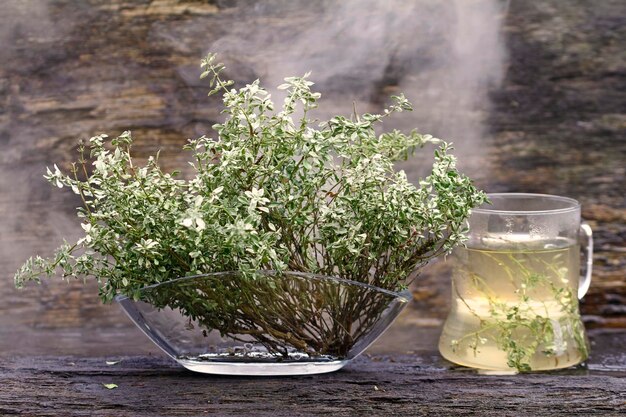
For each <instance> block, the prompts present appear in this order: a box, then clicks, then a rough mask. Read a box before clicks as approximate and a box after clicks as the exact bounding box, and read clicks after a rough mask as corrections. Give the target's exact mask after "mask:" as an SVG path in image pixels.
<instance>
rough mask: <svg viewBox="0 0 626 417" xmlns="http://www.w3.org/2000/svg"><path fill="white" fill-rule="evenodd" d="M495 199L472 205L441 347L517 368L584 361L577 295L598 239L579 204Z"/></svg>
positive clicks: (480, 363)
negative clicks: (582, 263)
mask: <svg viewBox="0 0 626 417" xmlns="http://www.w3.org/2000/svg"><path fill="white" fill-rule="evenodd" d="M489 199H490V200H491V203H492V204H491V205H484V206H481V207H479V208H478V209H475V210H474V211H473V212H472V215H471V216H470V219H469V225H470V231H469V240H468V241H467V243H466V246H465V247H459V248H457V249H456V250H455V251H454V253H453V256H452V258H453V268H454V269H453V275H452V307H451V311H450V314H449V316H448V318H447V320H446V322H445V324H444V327H443V332H442V334H441V338H440V340H439V351H440V352H441V354H442V355H443V357H444V358H446V359H448V360H449V361H451V362H454V363H457V364H460V365H464V366H469V367H473V368H479V369H483V370H491V371H505V372H512V373H514V372H528V371H539V370H550V369H558V368H565V367H569V366H572V365H576V364H578V363H580V362H582V361H584V360H585V359H587V357H588V353H589V343H588V341H587V338H586V336H585V329H584V326H583V323H582V321H581V319H580V313H579V310H578V299H579V298H582V297H583V296H584V295H585V293H586V292H587V290H588V288H589V284H590V281H591V263H592V253H593V240H592V237H591V228H590V227H589V226H588V225H587V224H585V223H583V224H581V221H580V204H579V203H578V201H576V200H573V199H571V198H566V197H558V196H552V195H544V194H521V193H501V194H490V195H489ZM581 247H582V248H583V249H584V250H585V256H586V262H585V274H584V275H583V276H582V277H580V275H579V274H580V258H581V257H580V250H581Z"/></svg>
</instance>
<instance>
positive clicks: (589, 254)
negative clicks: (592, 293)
mask: <svg viewBox="0 0 626 417" xmlns="http://www.w3.org/2000/svg"><path fill="white" fill-rule="evenodd" d="M579 237H580V241H581V245H580V247H581V249H582V250H583V251H584V252H585V275H581V277H580V282H579V284H578V299H579V300H580V299H581V298H583V297H584V296H585V294H587V290H589V284H591V269H592V264H593V232H592V231H591V227H590V226H589V225H588V224H587V223H582V224H581V225H580V230H579Z"/></svg>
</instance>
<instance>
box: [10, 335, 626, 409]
mask: <svg viewBox="0 0 626 417" xmlns="http://www.w3.org/2000/svg"><path fill="white" fill-rule="evenodd" d="M407 330H408V328H406V327H403V328H398V329H396V331H397V332H400V331H407ZM591 336H592V337H591V338H592V341H593V343H594V346H595V347H594V349H595V350H594V351H593V355H592V358H591V359H590V361H589V363H588V364H587V365H586V366H579V367H577V368H572V369H568V370H562V371H557V372H550V373H537V374H529V375H516V376H487V375H479V374H477V373H476V372H475V371H473V370H468V369H465V368H460V367H455V366H452V365H451V364H449V363H447V362H445V361H443V360H442V359H440V357H439V356H438V354H437V353H436V352H435V351H433V350H432V348H431V349H420V350H418V351H414V352H413V353H409V354H407V353H403V350H402V348H399V346H401V345H399V344H395V347H389V346H388V347H387V348H386V351H387V353H385V348H383V349H381V348H375V349H373V352H374V353H370V354H366V355H364V356H362V357H360V358H358V359H357V360H355V361H354V362H353V363H352V364H350V365H348V366H347V367H346V368H345V369H344V370H342V371H339V372H336V373H333V374H326V375H315V376H298V377H283V378H280V377H260V378H250V377H220V376H211V375H203V374H196V373H192V372H190V371H187V370H185V369H184V368H181V367H179V366H178V365H177V364H175V362H173V361H171V360H169V359H167V358H166V357H165V356H164V355H150V356H127V357H119V358H116V359H117V360H121V361H120V362H119V363H116V364H114V365H107V364H106V360H110V359H111V358H105V357H95V358H93V357H92V358H80V357H32V356H31V357H13V358H3V359H0V387H2V389H0V415H13V414H20V415H37V416H58V415H64V416H111V415H115V416H118V417H124V416H183V415H204V414H210V415H274V416H293V415H330V414H332V415H337V416H344V415H345V416H348V415H366V414H370V415H417V416H421V415H459V416H466V415H467V416H469V415H480V416H519V415H533V416H542V415H551V416H594V415H603V416H613V415H614V416H617V415H620V414H621V413H626V354H625V352H624V351H623V346H625V345H626V332H624V331H618V332H615V331H613V332H610V331H601V332H595V333H593V334H592V335H591ZM112 383H114V384H117V386H118V387H117V388H115V389H112V390H109V389H107V388H105V387H104V385H103V384H112Z"/></svg>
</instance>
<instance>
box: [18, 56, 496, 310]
mask: <svg viewBox="0 0 626 417" xmlns="http://www.w3.org/2000/svg"><path fill="white" fill-rule="evenodd" d="M201 66H202V69H203V73H202V78H208V79H209V85H210V87H211V88H212V90H211V92H210V93H209V94H210V95H211V94H221V95H222V100H223V104H224V109H223V111H222V113H223V114H224V116H225V117H224V122H222V123H218V124H215V125H214V126H213V130H214V131H215V137H209V136H202V137H200V138H198V139H194V140H190V141H189V143H188V144H187V145H186V146H185V149H186V150H188V151H190V153H191V162H190V164H191V165H192V167H193V175H192V176H191V177H190V178H188V179H182V178H180V174H178V173H177V172H172V173H166V172H163V170H162V169H161V168H160V166H159V163H158V155H157V156H156V157H151V158H150V159H149V160H148V162H147V164H146V165H143V166H138V165H136V164H135V162H134V161H133V159H132V157H131V148H132V143H133V140H132V136H131V133H130V132H124V133H123V134H122V135H121V136H119V137H117V138H115V139H113V140H111V141H109V140H108V139H107V136H106V135H99V136H95V137H93V138H91V139H90V140H89V142H88V143H87V144H85V145H81V146H80V148H79V159H78V161H77V163H75V164H73V165H72V168H71V170H70V172H69V173H64V172H62V171H61V170H60V169H59V168H58V167H57V166H56V165H55V166H54V168H53V169H48V171H47V173H46V175H45V178H46V179H47V180H48V181H49V182H51V183H52V184H53V185H55V186H57V187H59V188H63V187H68V188H70V189H71V190H72V191H73V192H74V193H75V194H78V195H79V196H80V198H81V199H82V202H83V206H82V207H80V208H79V209H78V216H79V218H80V219H81V221H82V223H81V226H82V228H83V230H84V232H85V235H84V236H83V237H82V238H81V239H79V240H78V241H77V242H75V243H73V244H70V243H64V244H63V245H62V246H61V247H60V248H59V249H58V250H57V251H56V252H55V254H54V255H53V256H52V257H51V258H49V259H44V258H42V257H39V256H36V257H32V258H30V259H29V260H28V261H26V263H25V264H24V265H23V266H22V267H21V268H20V269H19V271H18V272H17V273H16V274H15V284H16V286H17V287H22V286H23V285H24V283H26V282H27V281H31V280H34V281H38V280H39V279H40V277H41V276H53V275H56V274H57V273H58V271H60V272H61V273H62V275H63V277H65V278H72V277H85V276H91V277H94V278H95V279H97V280H98V282H99V284H100V285H99V288H100V297H101V299H102V301H103V302H110V301H111V300H112V299H113V298H114V297H115V295H116V294H124V295H127V296H129V297H132V298H134V299H139V298H140V297H141V289H142V288H144V287H145V286H147V285H151V284H155V283H160V282H164V281H168V280H171V279H173V278H176V277H183V276H190V275H197V274H203V273H211V272H219V271H240V272H242V273H243V275H244V276H253V275H254V272H255V271H258V270H275V271H279V272H280V271H300V272H309V273H315V274H323V275H332V276H338V277H341V278H346V279H351V280H355V281H360V282H365V283H369V284H372V285H375V286H378V287H382V288H385V289H390V290H398V289H400V288H403V287H404V286H405V284H406V278H407V277H408V276H409V275H411V273H413V272H414V271H416V270H417V269H419V267H420V266H422V265H423V264H425V263H426V262H427V261H428V260H429V259H431V258H433V257H435V256H438V255H440V254H443V253H446V252H449V251H450V250H451V249H452V248H453V247H454V246H455V245H457V244H459V243H460V242H462V241H464V239H465V233H466V231H467V228H466V227H467V226H466V218H467V217H468V215H469V213H470V210H471V209H472V208H473V207H476V206H477V205H480V204H481V203H483V202H484V201H485V200H486V196H485V194H484V193H483V192H481V191H479V190H477V189H476V188H475V186H474V185H473V184H472V182H471V180H470V179H469V178H468V177H466V176H464V175H463V174H461V173H460V172H459V171H458V170H457V169H456V159H455V157H454V156H453V155H452V154H450V153H449V151H450V150H451V146H450V145H449V144H448V143H446V142H444V141H441V140H439V139H436V138H433V137H432V136H430V135H422V134H420V133H418V132H417V131H411V132H409V133H402V132H400V131H397V130H393V131H389V132H385V133H382V134H377V133H376V131H375V128H376V126H377V125H378V124H380V123H381V122H382V121H383V120H384V119H385V118H386V117H389V116H391V115H392V114H394V113H399V112H403V111H408V110H411V104H410V103H409V102H408V100H407V99H406V98H405V97H404V96H403V95H398V96H394V97H393V103H392V104H391V105H390V106H389V107H388V108H387V109H385V110H384V111H383V112H382V113H381V114H369V113H367V114H361V115H357V114H354V115H352V116H351V117H344V116H335V117H332V118H330V119H329V120H326V121H323V122H321V123H318V122H315V121H313V120H311V119H310V118H309V113H310V112H311V110H313V109H315V108H316V107H317V106H318V100H319V98H320V94H319V93H317V92H314V91H312V89H311V88H312V86H313V82H311V81H310V80H309V79H308V76H309V74H305V75H304V76H302V77H289V78H286V79H285V83H284V84H282V85H281V86H279V87H278V88H279V89H282V90H285V91H286V98H285V100H284V102H283V104H282V106H281V107H280V108H279V109H278V110H275V104H274V102H273V101H272V99H271V96H270V94H269V93H268V92H267V90H265V89H264V88H263V87H262V86H261V85H260V83H259V81H258V80H256V81H254V82H252V83H250V84H248V85H245V86H244V87H242V88H238V89H236V88H233V84H234V82H233V81H232V80H226V79H223V77H222V72H223V70H224V66H223V64H221V63H218V62H217V61H216V57H215V55H213V54H209V55H208V56H207V57H206V58H205V59H203V60H202V63H201ZM427 144H433V145H436V146H437V147H438V148H437V150H436V151H435V157H434V164H433V168H432V173H431V174H430V175H429V176H428V177H426V178H423V179H422V180H421V181H420V182H419V184H418V186H415V185H413V184H411V183H410V182H409V181H408V180H407V177H406V175H405V173H404V172H403V171H399V172H396V171H395V170H394V162H395V161H397V160H399V159H402V158H406V157H407V156H408V155H409V154H410V153H411V152H413V151H414V150H415V149H416V148H421V147H423V146H425V145H427ZM246 288H248V287H246ZM248 290H249V291H251V289H250V288H249V289H248ZM228 291H229V290H228V287H225V288H224V290H223V293H221V294H219V297H217V296H216V297H217V298H216V299H219V298H220V297H221V298H222V299H229V298H234V297H235V296H236V295H235V294H229V293H228ZM276 291H280V289H276Z"/></svg>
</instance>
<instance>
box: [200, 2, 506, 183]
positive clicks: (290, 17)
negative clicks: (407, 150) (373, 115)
mask: <svg viewBox="0 0 626 417" xmlns="http://www.w3.org/2000/svg"><path fill="white" fill-rule="evenodd" d="M270 3H272V2H270ZM274 3H276V2H274ZM294 3H295V4H294ZM309 3H314V4H315V5H317V6H318V7H316V8H313V7H312V6H311V5H310V4H309ZM320 4H321V7H320ZM505 5H506V3H503V2H501V1H499V0H454V1H449V2H441V1H432V0H419V1H413V2H406V1H402V0H388V1H377V0H344V1H341V2H323V3H318V2H306V1H296V2H291V6H290V9H289V12H282V13H286V14H285V15H281V8H280V7H274V8H266V9H263V8H258V7H257V8H255V9H251V10H249V11H248V12H247V13H246V14H245V15H244V16H243V17H242V18H241V19H238V20H237V21H236V22H237V23H235V25H233V26H231V27H230V28H229V29H228V30H227V31H226V34H225V36H223V37H222V38H220V39H219V40H217V41H216V42H213V43H212V44H211V45H210V47H209V48H208V50H211V51H216V52H219V53H220V56H221V58H222V59H225V60H226V63H227V66H228V67H229V68H232V69H234V71H235V72H236V71H237V69H236V68H237V67H241V66H242V65H245V66H246V67H247V68H249V71H251V72H252V73H254V74H255V75H256V76H258V77H260V78H261V79H262V83H263V84H264V85H265V86H266V87H269V86H273V85H278V84H280V82H281V81H282V77H284V76H287V75H297V74H303V73H305V72H306V71H312V76H311V78H312V80H313V81H315V82H316V84H317V85H316V88H317V91H321V92H322V93H323V96H322V100H323V108H324V109H325V110H326V111H325V114H319V117H324V116H328V115H329V114H334V113H338V112H339V113H344V114H346V113H348V112H349V110H350V109H352V104H353V102H356V106H357V109H358V111H359V112H366V111H380V110H381V108H382V105H383V104H384V102H386V101H388V96H390V95H392V94H396V93H398V92H404V93H405V95H406V96H407V97H408V98H409V100H411V101H412V102H413V104H414V107H415V111H414V112H413V113H411V114H410V115H407V116H405V117H402V118H401V119H400V120H395V121H392V122H391V124H389V125H388V126H386V127H387V128H388V127H398V128H406V129H411V128H413V127H415V126H418V127H419V130H420V131H422V132H426V133H432V134H434V135H435V136H438V137H441V138H443V139H445V140H448V141H453V142H454V144H455V148H456V149H457V151H456V154H457V155H459V158H460V160H461V161H462V163H463V164H464V166H463V168H464V169H465V170H466V171H469V172H468V173H469V174H478V173H483V174H484V172H485V171H484V170H485V161H484V158H480V159H481V160H480V161H478V160H476V158H473V154H476V153H480V150H481V148H482V147H483V144H484V142H485V141H484V139H485V137H486V136H487V135H488V129H487V128H486V125H485V119H486V117H487V115H488V112H489V109H490V101H489V91H490V89H492V88H495V87H497V86H498V85H499V84H500V82H501V80H502V77H503V71H504V61H505V50H504V45H503V40H502V37H501V35H500V26H501V22H502V15H503V13H504V7H505ZM297 6H300V10H302V12H300V13H298V12H295V11H294V10H299V9H298V7H297ZM277 20H279V21H280V22H281V23H279V24H277V23H276V21H277ZM232 23H233V22H229V25H232ZM229 61H230V62H229ZM386 124H388V123H387V122H386ZM421 165H423V164H421V162H420V159H415V160H413V161H411V162H409V163H407V164H404V168H405V169H406V170H407V171H408V172H409V174H410V176H413V177H414V176H415V175H424V174H425V172H424V170H423V169H421V168H420V166H421ZM424 165H425V166H426V165H427V164H424Z"/></svg>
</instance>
